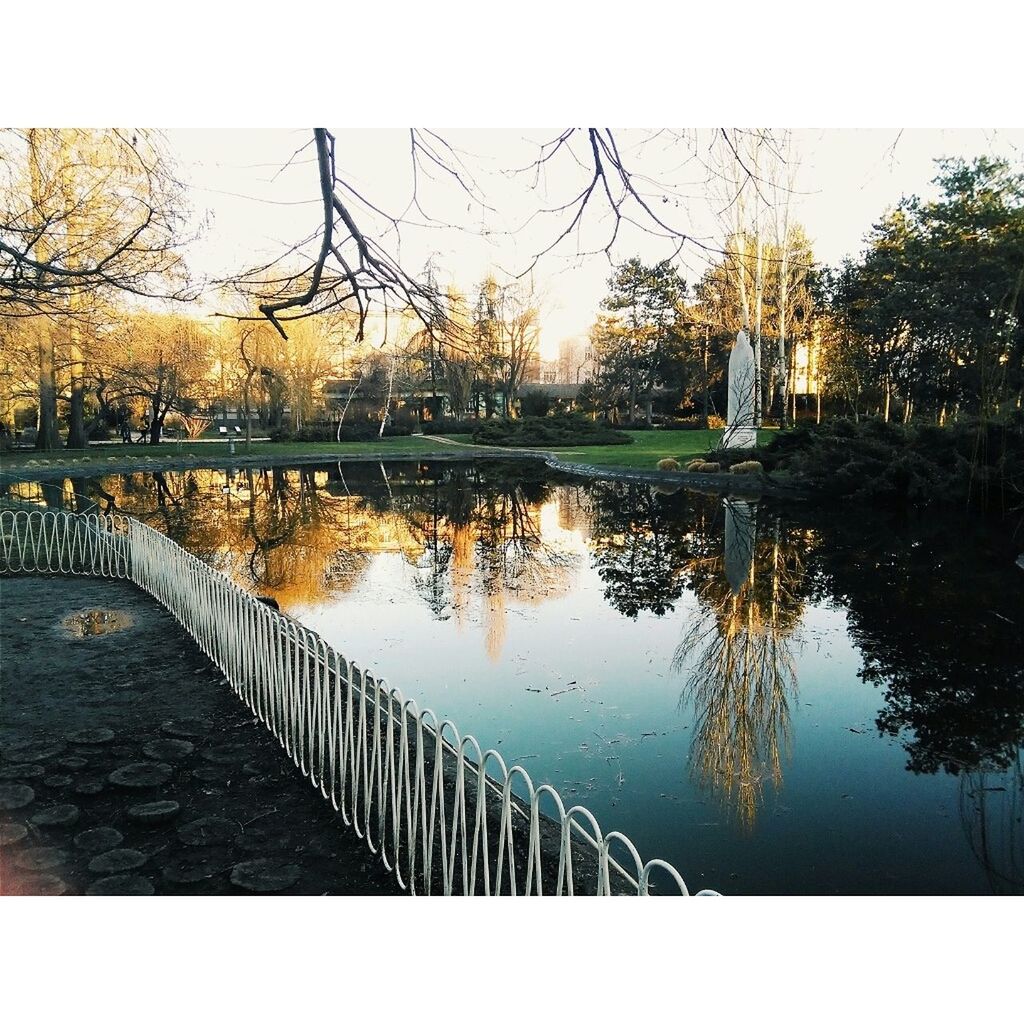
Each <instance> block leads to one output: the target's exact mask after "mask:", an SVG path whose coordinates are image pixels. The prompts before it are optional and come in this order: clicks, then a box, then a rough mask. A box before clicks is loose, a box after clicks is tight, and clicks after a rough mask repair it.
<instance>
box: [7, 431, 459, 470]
mask: <svg viewBox="0 0 1024 1024" xmlns="http://www.w3.org/2000/svg"><path fill="white" fill-rule="evenodd" d="M440 448H441V445H438V444H436V443H434V442H433V441H427V440H424V439H423V438H422V437H385V438H383V439H382V440H380V441H346V442H345V443H343V444H335V443H330V442H325V443H323V444H318V443H309V442H302V441H288V442H282V443H277V444H275V443H273V442H270V441H254V442H253V444H252V447H251V449H250V450H249V451H247V450H246V446H245V441H244V440H242V441H236V442H235V451H234V454H235V456H252V457H254V458H262V457H265V458H267V459H280V458H283V457H287V456H290V455H323V456H324V458H327V459H329V458H335V457H337V456H338V455H365V456H367V457H369V458H381V459H386V458H388V456H390V455H419V454H421V453H422V454H429V453H433V452H437V451H438V449H440ZM229 454H230V451H229V447H228V444H227V442H223V443H221V442H217V443H214V444H194V443H190V442H188V441H182V442H181V443H180V444H179V443H177V442H175V441H164V442H162V443H161V444H158V445H144V444H133V445H103V446H102V447H92V448H88V449H86V450H85V451H58V452H34V451H29V452H5V453H4V454H3V455H2V456H0V467H2V468H3V469H7V470H15V469H18V468H19V467H23V466H29V463H34V464H35V466H101V467H103V468H104V469H107V468H116V465H117V463H120V462H131V461H138V460H143V459H144V460H146V461H150V460H153V459H157V460H166V461H168V462H172V461H174V460H180V459H182V458H183V457H184V458H194V459H196V460H197V462H203V461H205V460H210V461H218V462H220V461H223V460H224V459H225V458H227V457H228V456H229ZM35 466H31V467H30V468H35Z"/></svg>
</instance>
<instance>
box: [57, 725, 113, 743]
mask: <svg viewBox="0 0 1024 1024" xmlns="http://www.w3.org/2000/svg"><path fill="white" fill-rule="evenodd" d="M113 738H114V731H113V729H104V728H99V729H78V730H77V731H76V732H69V733H68V734H67V739H68V743H88V744H96V743H110V742H111V740H113Z"/></svg>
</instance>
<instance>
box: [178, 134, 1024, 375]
mask: <svg viewBox="0 0 1024 1024" xmlns="http://www.w3.org/2000/svg"><path fill="white" fill-rule="evenodd" d="M561 130H562V129H559V128H546V129H545V128H533V129H526V128H508V129H501V130H496V129H489V130H474V129H466V128H452V129H447V128H435V129H433V131H434V132H436V133H437V135H438V136H440V137H441V138H443V139H444V140H446V142H448V143H449V144H450V145H451V146H452V147H453V149H454V150H455V151H456V152H457V153H458V155H459V159H460V160H461V162H462V164H463V171H464V177H465V178H466V180H467V181H468V180H469V179H470V178H471V179H472V181H473V183H474V185H475V187H474V188H473V192H474V193H475V194H474V195H473V196H470V195H467V193H466V192H465V191H463V189H462V188H461V187H460V186H459V185H458V183H456V182H455V181H454V179H453V178H452V177H450V176H449V175H447V174H446V173H444V172H442V171H436V172H435V174H434V175H433V176H431V177H426V176H421V177H420V179H419V182H418V196H419V199H420V202H421V206H422V208H423V211H422V212H420V211H416V210H413V211H411V212H410V213H409V214H408V218H407V219H408V220H409V221H413V222H414V223H410V224H408V225H407V226H405V227H404V228H403V230H402V232H401V237H400V239H399V238H396V236H395V235H394V233H393V232H392V233H390V234H386V235H384V236H383V242H384V244H385V245H386V246H387V247H388V248H389V249H390V250H391V251H392V253H393V254H396V255H398V256H399V258H400V260H401V262H402V265H403V266H404V267H405V268H406V269H407V270H408V271H410V272H411V273H416V272H418V271H420V270H421V268H422V267H423V266H424V265H425V264H426V262H427V261H428V260H432V261H433V263H434V264H435V266H437V267H438V268H439V269H440V273H439V277H440V279H441V280H442V282H444V283H446V284H453V285H455V286H456V287H458V288H459V290H461V291H462V292H464V293H466V294H470V295H472V293H473V291H474V288H475V286H476V285H477V284H478V283H479V282H480V280H481V279H482V278H483V277H484V276H485V275H486V274H487V273H489V272H494V273H495V274H496V276H498V277H499V278H502V277H504V276H506V275H519V274H523V273H524V272H525V271H527V269H528V268H529V267H530V266H531V264H532V263H533V259H534V257H535V256H536V255H537V254H538V253H539V252H540V251H541V250H542V249H545V248H546V247H547V246H549V245H550V244H551V243H552V242H554V241H555V240H556V238H557V237H558V236H559V234H560V233H561V232H562V231H563V230H564V229H565V227H566V226H567V225H568V223H569V220H570V219H571V214H566V213H565V212H559V211H558V210H557V208H558V207H560V206H562V205H563V204H564V203H566V202H567V201H569V200H571V199H572V198H573V197H574V196H575V195H577V194H578V193H579V192H580V191H581V190H582V189H583V188H584V187H585V186H586V184H587V180H588V179H587V174H586V171H585V170H584V169H583V168H582V167H581V166H580V165H579V163H578V162H577V161H576V159H574V157H573V155H572V153H571V152H570V151H569V150H568V149H567V148H564V147H563V149H562V150H561V151H560V152H559V153H558V154H557V155H556V156H555V157H554V158H553V159H552V160H551V161H549V162H548V163H547V164H546V165H545V167H544V172H543V173H542V174H538V173H537V172H536V171H535V170H531V169H529V168H530V165H531V164H532V163H533V162H534V161H535V160H536V159H537V156H538V153H539V151H540V150H539V147H540V145H541V144H542V143H544V142H547V141H549V140H552V139H555V138H557V136H558V135H559V134H560V132H561ZM775 131H779V130H778V129H776V130H775ZM164 134H165V137H166V139H167V143H168V147H169V149H170V151H171V152H172V154H174V156H175V157H176V159H177V161H178V170H179V174H180V176H181V177H182V179H183V180H184V182H185V183H186V185H187V186H188V187H189V192H190V197H191V202H192V205H193V208H194V211H195V215H196V219H197V223H198V222H199V221H202V223H203V227H202V232H201V234H200V237H199V238H198V240H196V241H195V242H193V243H192V244H191V245H190V251H189V262H190V265H191V266H192V268H193V270H194V271H195V272H196V273H197V274H199V275H200V276H203V277H208V278H220V277H225V276H228V275H231V274H233V273H237V272H238V271H240V270H242V269H245V268H248V267H252V266H255V265H258V264H259V263H261V262H265V261H266V260H268V259H271V258H274V257H277V256H280V255H281V254H282V253H283V252H285V251H286V250H287V249H288V248H289V247H291V246H292V245H294V244H295V243H297V242H299V241H301V240H302V239H304V238H305V237H307V236H308V235H309V234H310V233H311V232H312V231H313V229H314V228H315V227H316V225H317V223H318V219H319V216H320V204H319V200H318V183H317V170H316V163H315V157H314V152H313V147H312V145H311V142H310V140H311V138H312V131H311V129H308V128H306V129H287V128H266V129H263V128H260V129H234V128H229V129H169V130H166V131H165V133H164ZM713 136H714V131H713V130H712V129H673V130H663V131H661V132H660V133H659V132H657V131H655V130H641V129H624V130H621V131H618V130H617V131H616V140H617V142H618V144H619V146H620V149H621V150H622V151H623V156H624V159H625V160H626V162H627V163H628V164H629V165H630V166H631V167H632V168H635V170H636V171H637V172H638V173H640V174H643V175H645V176H646V177H647V178H649V179H650V181H651V184H650V185H649V186H648V187H647V190H648V192H649V193H651V194H653V195H655V196H656V197H657V198H658V199H659V200H661V202H660V203H658V202H655V208H656V209H657V211H658V213H659V215H662V216H663V217H664V219H665V220H666V222H667V223H669V225H670V226H671V227H672V228H674V229H677V230H679V231H682V232H686V233H688V234H690V235H691V236H693V237H695V238H698V239H700V240H702V241H703V242H704V243H705V244H707V245H710V246H712V247H714V245H716V244H721V234H722V229H721V227H720V222H719V221H718V219H717V218H716V215H715V214H716V210H718V209H720V208H721V204H722V200H721V198H720V196H721V186H720V185H719V184H718V183H717V181H716V180H715V179H714V177H713V175H712V174H711V173H710V171H709V165H710V163H711V158H710V156H709V153H710V148H709V147H710V144H711V141H712V139H713ZM584 142H585V140H584V139H583V138H582V137H580V139H579V142H578V143H577V145H578V146H579V145H580V144H583V143H584ZM303 147H304V148H303ZM578 152H579V153H580V154H581V155H582V152H583V151H582V149H578ZM983 153H988V154H996V155H1001V156H1004V157H1006V158H1008V159H1009V160H1011V161H1012V162H1014V163H1016V164H1018V165H1024V129H1020V128H1018V129H1001V130H997V129H955V130H954V129H937V128H931V129H922V128H905V129H901V128H898V127H890V128H856V129H794V130H793V163H794V164H795V165H796V167H797V170H796V179H795V182H794V185H793V190H792V193H791V205H792V210H793V213H792V214H791V216H792V217H793V218H795V219H796V220H797V221H799V223H801V224H802V225H803V226H804V228H805V230H806V232H807V234H808V236H809V237H810V239H811V240H812V242H813V245H814V252H815V255H816V257H817V259H818V260H819V261H821V262H824V263H827V264H830V265H834V264H836V263H838V262H839V261H840V260H841V259H842V258H843V257H844V256H848V255H849V256H853V255H856V254H857V253H858V252H860V251H861V249H862V248H863V239H864V236H865V234H866V233H867V232H868V231H869V230H870V228H871V226H872V224H873V223H875V222H876V221H877V220H878V219H879V217H880V216H881V214H882V213H883V211H884V210H885V209H887V208H889V207H891V206H893V205H894V204H895V203H897V202H898V201H899V199H900V198H901V196H904V195H910V194H917V195H921V196H924V197H927V196H929V195H932V194H933V193H934V189H933V188H932V187H931V186H930V184H929V183H930V181H931V179H932V178H933V177H934V176H935V171H936V169H935V163H934V161H935V160H936V159H937V158H939V157H956V156H961V157H965V158H971V157H974V156H978V155H980V154H983ZM336 158H337V163H338V167H339V172H340V173H341V174H342V175H343V176H344V177H345V180H346V181H348V182H349V183H350V184H352V186H353V187H354V188H355V189H356V190H357V191H359V192H360V194H361V195H363V196H364V197H366V198H367V199H369V200H370V201H371V202H372V203H373V204H374V205H376V206H378V207H379V208H381V209H382V210H384V211H386V212H387V213H389V214H392V213H395V214H397V213H400V212H402V211H403V210H404V209H405V208H406V207H407V204H408V202H409V198H410V195H411V191H412V162H411V159H410V144H409V134H408V130H407V129H403V128H394V129H375V130H359V129H355V130H346V131H345V133H344V134H339V136H338V139H337V146H336ZM289 160H291V162H290V163H289ZM286 165H287V166H286ZM663 186H667V190H666V189H665V188H663ZM544 210H548V211H551V212H547V213H545V212H542V211H544ZM424 214H426V215H427V216H428V217H429V218H431V221H427V220H425V219H424ZM362 223H366V224H367V226H368V227H369V228H370V229H376V230H377V231H378V236H379V233H380V232H383V231H384V230H385V229H386V225H385V224H384V223H383V222H382V221H380V220H379V218H376V217H375V215H373V214H370V213H368V212H364V215H363V219H362V220H361V224H362ZM417 225H426V226H417ZM611 231H612V224H611V220H610V218H609V217H607V216H600V215H598V213H597V209H596V208H595V212H594V213H593V214H590V215H588V216H587V218H585V220H584V222H583V224H582V226H581V228H580V230H579V231H578V232H574V233H573V234H572V235H571V236H569V237H567V238H565V239H564V240H563V241H562V242H561V243H560V244H559V245H558V246H557V247H555V248H554V249H553V250H552V251H551V252H550V253H548V254H547V255H544V256H542V257H541V258H540V260H539V261H538V262H537V264H536V266H535V268H534V269H533V271H532V272H531V274H528V275H527V276H526V278H525V280H529V279H530V278H531V276H532V283H533V286H534V288H535V289H536V290H537V291H538V293H539V295H540V297H541V309H542V317H541V343H540V347H541V353H542V355H544V356H545V357H548V358H552V357H554V355H555V354H556V353H557V351H558V345H559V342H560V341H561V340H562V339H565V338H573V337H585V336H586V333H587V330H588V329H589V327H590V325H591V324H592V323H593V321H594V319H595V317H596V315H597V313H598V312H599V304H600V301H601V299H602V297H603V296H604V294H605V293H606V291H607V287H606V282H607V279H608V276H609V274H610V272H611V267H612V261H614V262H621V261H622V260H624V259H626V258H628V257H630V256H633V255H637V256H640V257H641V258H642V259H644V260H645V261H649V262H652V261H656V260H658V259H662V258H665V257H667V256H669V255H671V253H672V251H673V250H674V245H673V244H671V243H669V242H667V241H666V240H664V239H656V238H653V237H651V235H650V234H648V233H646V232H642V231H640V230H638V229H636V228H631V227H630V226H629V225H626V226H625V227H624V228H623V229H622V230H621V231H620V233H619V236H618V238H617V240H616V244H615V246H614V249H613V250H612V254H611V261H610V259H609V257H608V256H606V255H605V254H604V253H603V252H601V251H600V250H602V249H603V248H604V246H605V244H606V243H607V241H608V240H609V238H610V236H611ZM594 250H596V254H594V255H587V253H589V252H591V251H594ZM707 259H708V257H707V255H706V254H705V252H704V251H703V250H701V248H700V247H699V246H696V245H688V246H687V247H686V248H685V249H684V250H683V252H682V253H681V254H680V256H679V258H678V263H679V268H680V271H681V273H682V274H683V276H684V277H685V278H686V279H687V280H688V281H690V282H695V281H696V280H697V279H698V278H699V277H700V275H701V273H702V272H703V270H704V268H705V267H706V265H707ZM210 301H211V302H212V300H210ZM210 308H211V311H212V309H213V306H212V305H211V306H210Z"/></svg>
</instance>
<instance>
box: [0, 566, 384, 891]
mask: <svg viewBox="0 0 1024 1024" xmlns="http://www.w3.org/2000/svg"><path fill="white" fill-rule="evenodd" d="M95 609H103V610H105V611H106V612H107V613H116V614H113V615H111V614H100V615H96V614H94V615H92V616H90V617H88V618H85V619H83V618H82V617H80V616H79V613H81V612H84V611H88V610H95ZM67 624H70V627H71V628H70V630H69V628H68V625H67ZM102 630H107V631H106V632H102ZM83 631H85V632H86V635H82V633H83ZM0 652H2V659H0V687H2V689H0V695H2V705H0V893H3V894H5V895H10V894H38V895H46V894H53V895H56V894H60V893H69V894H75V893H90V894H97V895H99V894H110V895H120V894H132V895H136V894H137V895H145V894H150V893H156V894H175V895H185V894H197V895H212V894H230V893H236V894H244V893H252V892H282V893H287V894H295V895H298V894H319V893H332V894H362V895H385V894H397V893H398V892H399V890H398V887H397V885H396V884H395V882H394V881H393V879H392V878H391V876H390V875H389V874H388V873H386V872H385V871H384V870H383V868H382V867H381V866H380V865H379V863H378V862H377V861H376V860H375V859H374V858H373V857H372V855H371V854H370V852H369V851H368V850H367V848H366V847H365V846H364V844H363V843H362V841H361V840H359V839H357V838H356V836H355V834H354V833H353V832H352V831H351V830H350V829H348V828H346V826H345V824H344V822H343V821H342V819H341V817H340V815H338V814H336V813H335V812H334V811H333V810H332V809H331V808H330V805H329V804H328V803H327V802H326V801H324V800H323V798H322V797H321V796H320V794H319V792H318V791H316V790H314V789H313V787H312V786H311V785H310V783H309V782H308V780H306V779H304V778H303V777H302V775H301V773H300V772H299V771H298V769H297V768H295V767H294V765H293V764H292V763H291V761H290V760H289V759H288V758H287V756H286V755H285V753H284V751H283V750H282V749H281V747H280V746H279V745H278V743H277V741H276V740H275V739H274V738H273V736H271V734H270V733H269V732H267V730H266V729H265V728H264V727H263V726H262V725H260V724H259V723H258V722H254V720H253V718H252V716H251V714H250V713H249V711H248V709H247V708H246V707H245V706H244V705H243V704H242V703H241V702H240V701H239V700H238V698H237V697H235V695H234V694H233V693H232V692H231V690H230V688H229V687H228V686H227V684H226V682H224V680H223V677H222V676H221V675H220V673H219V672H218V671H217V670H216V668H215V667H214V666H213V665H212V664H211V663H210V661H209V660H208V659H207V658H206V656H205V655H204V654H203V653H202V652H201V651H200V650H199V649H198V647H196V645H195V643H194V642H193V641H192V640H191V638H190V637H188V636H187V635H186V634H185V633H184V632H183V631H182V630H181V628H180V627H179V626H178V624H177V623H176V622H175V621H174V619H173V618H172V617H171V616H170V615H169V614H168V613H167V612H166V611H165V610H164V609H162V608H161V607H160V606H159V605H158V604H157V603H156V602H155V601H153V600H152V599H150V598H149V597H147V596H145V595H143V594H142V593H141V592H139V591H138V590H137V589H136V588H135V587H133V586H132V585H131V584H128V583H123V582H113V581H108V580H93V579H69V578H61V579H55V578H40V577H3V578H0Z"/></svg>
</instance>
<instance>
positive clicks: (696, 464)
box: [686, 459, 704, 473]
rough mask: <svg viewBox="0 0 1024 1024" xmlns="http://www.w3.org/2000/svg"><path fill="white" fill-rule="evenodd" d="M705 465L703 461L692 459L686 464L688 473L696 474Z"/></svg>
mask: <svg viewBox="0 0 1024 1024" xmlns="http://www.w3.org/2000/svg"><path fill="white" fill-rule="evenodd" d="M703 465H704V460H703V459H692V460H691V461H690V462H688V463H687V464H686V472H687V473H696V472H698V471H699V470H700V467H701V466H703Z"/></svg>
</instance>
